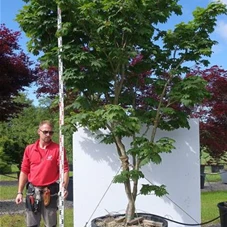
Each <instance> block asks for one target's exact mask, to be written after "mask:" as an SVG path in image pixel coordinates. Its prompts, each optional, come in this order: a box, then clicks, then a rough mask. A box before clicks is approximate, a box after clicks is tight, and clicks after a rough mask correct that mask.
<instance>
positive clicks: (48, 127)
mask: <svg viewBox="0 0 227 227" xmlns="http://www.w3.org/2000/svg"><path fill="white" fill-rule="evenodd" d="M38 134H39V138H40V140H41V141H42V142H44V143H49V142H50V141H51V138H52V135H53V134H54V131H53V124H52V123H51V122H50V121H48V120H45V121H41V122H40V124H39V129H38Z"/></svg>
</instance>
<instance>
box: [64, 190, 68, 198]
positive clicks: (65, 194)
mask: <svg viewBox="0 0 227 227" xmlns="http://www.w3.org/2000/svg"><path fill="white" fill-rule="evenodd" d="M68 194H69V192H68V191H67V189H64V199H66V198H67V196H68Z"/></svg>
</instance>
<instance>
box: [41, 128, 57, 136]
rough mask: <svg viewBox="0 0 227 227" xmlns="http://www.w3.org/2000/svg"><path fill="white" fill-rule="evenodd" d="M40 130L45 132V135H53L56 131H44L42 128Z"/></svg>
mask: <svg viewBox="0 0 227 227" xmlns="http://www.w3.org/2000/svg"><path fill="white" fill-rule="evenodd" d="M40 131H41V132H42V133H43V134H44V135H47V134H48V133H49V135H53V134H54V131H42V130H41V129H40Z"/></svg>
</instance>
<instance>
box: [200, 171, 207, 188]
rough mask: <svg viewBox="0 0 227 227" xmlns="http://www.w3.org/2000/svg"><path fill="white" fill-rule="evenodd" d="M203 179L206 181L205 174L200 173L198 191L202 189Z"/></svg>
mask: <svg viewBox="0 0 227 227" xmlns="http://www.w3.org/2000/svg"><path fill="white" fill-rule="evenodd" d="M205 179H206V174H205V173H201V174H200V189H203V188H204V185H205Z"/></svg>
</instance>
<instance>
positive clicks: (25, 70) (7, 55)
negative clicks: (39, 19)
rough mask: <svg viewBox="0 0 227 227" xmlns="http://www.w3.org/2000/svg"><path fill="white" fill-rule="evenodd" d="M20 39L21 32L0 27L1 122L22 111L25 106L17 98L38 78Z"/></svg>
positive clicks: (2, 25)
mask: <svg viewBox="0 0 227 227" xmlns="http://www.w3.org/2000/svg"><path fill="white" fill-rule="evenodd" d="M19 37H20V32H18V31H12V30H10V29H8V28H7V27H5V25H4V24H1V25H0V121H4V120H7V119H9V118H10V116H12V115H14V114H16V113H18V112H20V111H21V109H22V108H23V107H24V104H22V103H18V102H16V101H15V98H16V97H17V96H18V95H19V92H22V91H24V89H25V87H27V86H29V85H30V84H31V83H32V82H33V81H35V78H36V77H35V75H34V74H33V72H32V69H31V66H32V62H31V61H30V60H29V57H28V56H27V55H26V54H25V53H24V52H23V51H22V49H21V47H20V45H19V44H18V41H19Z"/></svg>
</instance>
